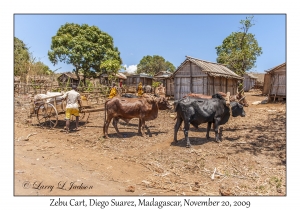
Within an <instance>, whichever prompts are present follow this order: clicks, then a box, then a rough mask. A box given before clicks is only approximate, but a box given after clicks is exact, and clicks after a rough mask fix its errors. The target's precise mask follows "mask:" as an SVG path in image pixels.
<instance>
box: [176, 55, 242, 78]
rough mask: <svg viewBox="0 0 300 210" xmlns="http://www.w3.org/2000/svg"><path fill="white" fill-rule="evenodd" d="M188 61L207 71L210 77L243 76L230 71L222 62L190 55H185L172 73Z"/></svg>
mask: <svg viewBox="0 0 300 210" xmlns="http://www.w3.org/2000/svg"><path fill="white" fill-rule="evenodd" d="M188 61H190V62H192V63H194V64H196V65H197V66H199V67H200V68H201V69H202V71H203V72H205V73H207V74H208V75H210V76H212V77H225V78H235V79H241V80H243V79H244V78H243V77H241V76H239V75H237V74H236V73H234V72H233V71H231V70H230V69H228V68H227V67H226V66H224V65H222V64H219V63H213V62H209V61H204V60H200V59H198V58H193V57H190V56H186V59H185V61H184V62H183V63H182V64H181V65H180V66H179V67H178V68H177V70H176V71H175V72H174V75H175V74H176V73H177V71H178V70H179V69H180V68H181V67H182V66H183V65H184V64H185V63H186V62H188Z"/></svg>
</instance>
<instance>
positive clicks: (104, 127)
mask: <svg viewBox="0 0 300 210" xmlns="http://www.w3.org/2000/svg"><path fill="white" fill-rule="evenodd" d="M108 101H110V99H108V100H106V101H105V103H104V124H103V135H104V136H105V134H106V132H105V130H106V120H107V119H106V113H107V102H108Z"/></svg>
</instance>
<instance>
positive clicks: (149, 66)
mask: <svg viewBox="0 0 300 210" xmlns="http://www.w3.org/2000/svg"><path fill="white" fill-rule="evenodd" d="M160 71H168V72H174V71H175V66H174V65H173V64H172V63H170V62H169V61H166V60H165V59H164V58H163V57H161V56H159V55H153V56H150V55H147V56H144V57H143V58H142V60H140V63H139V64H138V65H137V73H138V74H140V73H147V74H150V75H152V76H153V75H155V74H157V73H158V72H160Z"/></svg>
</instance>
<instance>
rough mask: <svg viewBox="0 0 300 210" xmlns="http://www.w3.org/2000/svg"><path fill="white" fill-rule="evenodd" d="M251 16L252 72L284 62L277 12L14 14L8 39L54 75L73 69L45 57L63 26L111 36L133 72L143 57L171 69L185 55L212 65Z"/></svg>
mask: <svg viewBox="0 0 300 210" xmlns="http://www.w3.org/2000/svg"><path fill="white" fill-rule="evenodd" d="M249 15H254V23H255V25H254V26H253V27H251V28H250V33H253V34H255V37H256V39H257V41H258V44H259V46H260V47H262V51H263V54H262V55H261V56H259V57H258V58H257V62H256V68H253V69H252V70H251V71H254V72H264V71H265V70H267V69H269V68H271V67H274V66H277V65H279V64H281V63H283V62H286V15H285V14H283V13H281V14H265V15H261V14H250V13H248V14H246V13H245V14H231V15H230V14H223V15H222V14H206V15H205V14H161V15H157V14H147V15H146V14H132V15H129V14H107V15H103V14H102V15H101V14H87V15H84V14H77V15H76V14H74V15H70V14H68V15H58V14H48V15H45V14H34V15H28V14H15V15H14V36H15V37H17V38H19V39H21V40H22V41H23V42H24V43H25V44H26V45H27V46H28V47H29V48H30V52H32V54H33V56H34V57H36V59H37V60H39V61H42V62H43V63H45V64H46V65H48V66H49V67H50V69H52V70H55V69H58V68H60V69H59V70H58V71H57V72H66V71H71V70H72V69H73V66H72V65H67V64H64V63H58V64H57V65H56V66H53V65H52V63H51V62H50V61H49V59H48V56H47V53H48V50H50V45H51V37H52V36H54V35H55V34H56V32H57V30H58V29H59V27H60V26H62V25H64V24H65V23H67V22H69V23H77V24H88V25H95V26H97V27H98V28H99V29H100V30H102V31H104V32H106V33H108V34H109V35H110V36H112V37H113V40H114V45H115V46H116V47H118V49H119V51H120V52H121V58H122V60H123V65H126V67H127V70H128V71H134V70H135V69H136V65H137V64H138V63H139V62H140V60H141V59H142V58H143V56H146V55H150V56H153V55H159V56H162V57H164V58H165V59H166V60H167V61H169V62H171V63H173V65H174V66H175V67H176V68H177V67H178V66H179V65H180V64H181V63H182V62H183V61H184V59H185V56H186V55H188V56H192V57H195V58H199V59H203V60H207V61H211V62H216V58H217V54H216V50H215V47H216V46H218V45H221V44H222V41H223V40H224V39H225V38H226V37H227V36H228V35H230V34H231V33H232V32H237V31H239V27H240V26H241V24H240V23H239V22H240V20H243V19H245V18H246V17H247V16H249Z"/></svg>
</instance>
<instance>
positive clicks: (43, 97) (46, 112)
mask: <svg viewBox="0 0 300 210" xmlns="http://www.w3.org/2000/svg"><path fill="white" fill-rule="evenodd" d="M62 95H63V94H61V93H47V94H38V95H36V96H35V97H34V99H33V100H32V102H31V107H30V117H34V116H36V118H37V121H38V124H39V126H41V127H43V128H49V129H53V128H54V127H55V126H56V125H57V123H58V120H59V119H58V118H59V115H64V114H65V111H66V102H65V101H64V100H63V99H62ZM81 102H82V103H81V107H80V109H79V113H80V117H79V120H80V122H84V123H86V122H87V120H88V118H89V115H90V113H91V112H97V111H102V110H104V108H93V107H92V106H91V104H90V102H89V101H88V96H87V95H86V94H81ZM74 119H75V117H74V116H71V119H70V120H71V121H72V120H74Z"/></svg>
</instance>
